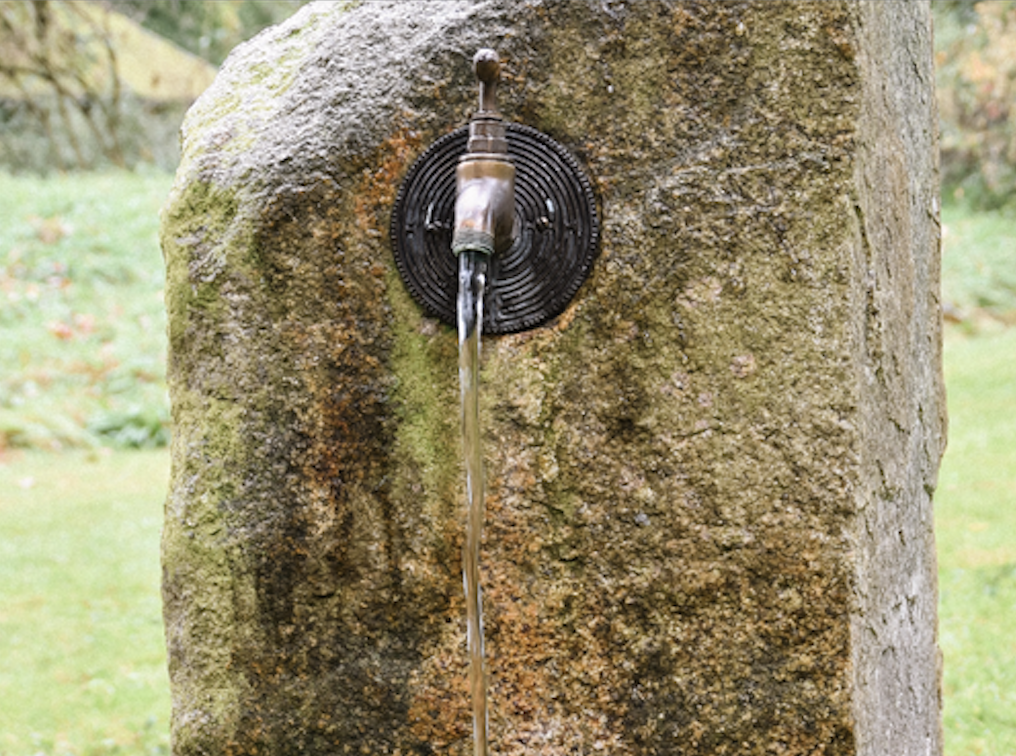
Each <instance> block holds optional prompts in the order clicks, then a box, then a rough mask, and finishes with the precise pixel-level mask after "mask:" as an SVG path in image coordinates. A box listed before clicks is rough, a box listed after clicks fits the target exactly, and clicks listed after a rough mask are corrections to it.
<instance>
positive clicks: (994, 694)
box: [935, 328, 1016, 756]
mask: <svg viewBox="0 0 1016 756" xmlns="http://www.w3.org/2000/svg"><path fill="white" fill-rule="evenodd" d="M1014 358H1016V328H1009V329H1005V330H999V331H996V332H994V333H990V334H983V335H980V336H977V337H974V338H970V337H966V336H964V335H962V334H961V333H959V332H958V330H954V331H953V332H952V333H951V334H950V337H949V338H948V339H947V342H946V352H945V368H946V385H947V387H948V390H949V425H950V427H949V448H948V450H947V452H946V455H945V459H944V461H943V464H942V470H941V474H940V476H939V488H938V493H937V494H936V498H935V504H936V507H935V526H936V535H937V541H938V559H939V593H940V597H939V642H940V644H941V647H942V653H943V656H944V660H945V672H944V680H943V688H944V693H945V712H944V727H945V735H946V750H945V752H946V754H947V756H961V755H965V754H990V755H991V756H1012V755H1013V754H1016V360H1014Z"/></svg>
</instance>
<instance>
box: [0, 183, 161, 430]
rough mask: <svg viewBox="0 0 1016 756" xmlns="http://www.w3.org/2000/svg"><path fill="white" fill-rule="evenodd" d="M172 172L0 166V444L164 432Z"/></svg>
mask: <svg viewBox="0 0 1016 756" xmlns="http://www.w3.org/2000/svg"><path fill="white" fill-rule="evenodd" d="M171 180H172V179H171V177H170V176H169V175H167V174H163V173H155V174H129V173H108V174H84V175H73V176H58V177H53V178H48V179H42V178H38V177H27V176H18V177H11V176H9V175H6V174H2V173H0V197H3V202H2V203H0V332H2V333H3V338H2V339H0V449H3V448H5V447H26V448H48V449H60V448H65V447H68V446H79V447H80V446H95V445H97V444H102V443H105V444H112V445H118V446H157V445H161V444H164V443H165V442H166V440H167V437H168V430H167V427H168V421H169V411H168V402H167V399H166V391H165V380H164V375H165V357H164V352H165V348H164V343H165V335H164V332H165V315H164V307H163V302H162V287H163V279H164V274H163V264H162V258H161V255H160V253H159V246H158V238H157V234H158V210H159V207H160V205H161V204H162V202H163V201H164V199H165V197H166V195H167V193H168V191H169V186H170V182H171Z"/></svg>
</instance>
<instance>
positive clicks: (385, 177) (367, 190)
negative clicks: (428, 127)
mask: <svg viewBox="0 0 1016 756" xmlns="http://www.w3.org/2000/svg"><path fill="white" fill-rule="evenodd" d="M421 143H422V138H421V136H420V134H419V132H417V131H414V130H412V129H410V128H408V127H403V128H402V129H400V130H399V131H397V132H396V133H395V134H393V135H392V136H391V137H389V138H388V139H387V140H385V142H383V143H382V144H381V146H380V147H379V148H378V149H377V152H376V156H375V158H374V159H373V160H371V161H370V165H371V166H373V167H372V168H366V169H364V172H363V179H362V181H361V182H360V185H359V186H358V187H357V191H356V203H355V205H354V208H353V212H354V213H355V215H356V219H357V223H358V225H359V226H360V228H361V229H370V230H373V231H375V232H377V231H378V229H379V225H380V226H381V227H383V226H384V225H385V224H386V221H384V222H382V221H381V218H380V217H379V216H384V215H385V214H386V213H388V212H390V211H391V207H392V205H393V204H394V202H395V195H396V194H397V193H398V189H399V181H400V180H401V178H402V176H404V175H405V173H406V170H407V169H408V168H409V164H410V162H411V161H412V159H413V158H414V157H415V156H416V155H418V154H420V146H421Z"/></svg>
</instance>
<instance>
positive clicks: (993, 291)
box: [942, 203, 1016, 331]
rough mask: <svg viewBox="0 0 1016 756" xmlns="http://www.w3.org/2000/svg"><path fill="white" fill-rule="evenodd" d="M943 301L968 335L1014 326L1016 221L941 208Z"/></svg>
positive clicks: (1008, 215)
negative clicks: (1002, 325) (992, 327)
mask: <svg viewBox="0 0 1016 756" xmlns="http://www.w3.org/2000/svg"><path fill="white" fill-rule="evenodd" d="M942 235H943V240H942V296H943V300H944V302H945V306H946V315H947V318H948V319H949V320H951V321H953V322H960V323H962V324H963V326H964V328H965V329H967V330H968V331H976V330H979V329H981V328H983V327H984V326H986V325H987V326H990V325H992V323H995V324H998V323H1002V324H1010V325H1011V324H1013V323H1016V219H1014V218H1013V217H1012V212H1011V211H1010V212H1006V211H1002V210H998V211H990V212H974V211H973V210H971V209H970V208H969V207H967V206H965V205H962V204H958V203H948V204H946V205H945V206H944V207H943V208H942Z"/></svg>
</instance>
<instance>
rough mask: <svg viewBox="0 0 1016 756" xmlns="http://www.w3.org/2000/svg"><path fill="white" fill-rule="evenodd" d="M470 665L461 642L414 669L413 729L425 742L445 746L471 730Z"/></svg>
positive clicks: (411, 718) (410, 722) (410, 726)
mask: <svg viewBox="0 0 1016 756" xmlns="http://www.w3.org/2000/svg"><path fill="white" fill-rule="evenodd" d="M467 674H468V670H467V665H466V663H465V655H464V654H463V653H462V649H461V644H458V645H457V646H456V647H455V648H444V649H442V650H441V651H439V652H438V653H435V654H433V655H431V656H429V657H428V658H427V659H426V661H425V662H424V666H423V668H422V669H420V670H417V671H416V672H414V674H413V677H412V678H411V679H410V683H409V685H410V688H411V689H412V690H413V691H414V696H413V700H412V703H411V704H410V707H409V715H408V719H409V729H410V732H411V733H412V734H413V736H414V737H415V738H417V739H419V740H420V741H422V742H425V743H430V744H431V745H433V746H436V747H438V748H444V747H446V746H448V745H450V744H451V743H454V742H455V741H458V740H462V739H463V738H466V737H468V736H469V734H470V728H471V722H470V714H469V711H470V708H469V686H468V681H467Z"/></svg>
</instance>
